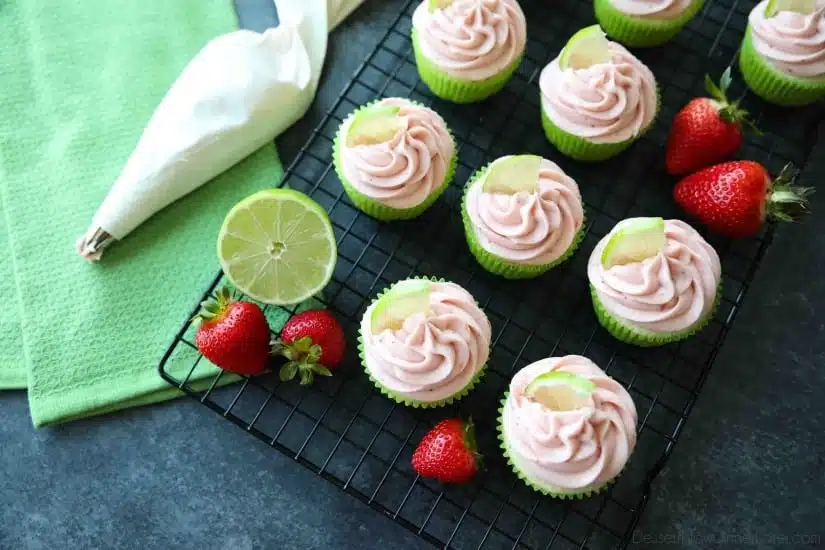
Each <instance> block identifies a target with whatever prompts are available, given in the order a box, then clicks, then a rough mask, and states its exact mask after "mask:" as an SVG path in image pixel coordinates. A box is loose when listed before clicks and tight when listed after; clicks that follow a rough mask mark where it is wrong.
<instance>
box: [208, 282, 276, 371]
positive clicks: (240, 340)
mask: <svg viewBox="0 0 825 550" xmlns="http://www.w3.org/2000/svg"><path fill="white" fill-rule="evenodd" d="M201 307H202V308H203V309H201V311H200V312H199V313H198V314H197V315H196V316H195V318H194V319H193V322H195V323H199V326H198V331H197V334H196V335H195V343H196V344H197V346H198V351H200V352H201V354H202V355H203V356H204V357H206V358H207V359H209V360H210V361H211V362H212V363H214V364H215V365H217V366H218V367H220V368H222V369H223V370H225V371H229V372H234V373H237V374H247V375H253V374H259V373H261V372H262V371H263V370H264V369H265V368H266V365H267V362H268V361H269V337H270V333H269V324H268V323H267V322H266V316H264V312H263V311H261V308H259V307H258V306H257V305H255V304H253V303H250V302H242V301H235V300H233V299H232V294H231V292H230V291H229V289H228V288H226V287H224V288H222V289H220V290H219V291H218V292H217V294H216V299H214V300H213V299H209V300H205V301H204V302H202V303H201Z"/></svg>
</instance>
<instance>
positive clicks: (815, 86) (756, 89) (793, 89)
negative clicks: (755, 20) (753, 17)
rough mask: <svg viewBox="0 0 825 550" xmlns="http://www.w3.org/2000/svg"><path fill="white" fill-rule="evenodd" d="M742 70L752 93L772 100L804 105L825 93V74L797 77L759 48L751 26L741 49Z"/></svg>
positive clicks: (788, 104) (766, 99)
mask: <svg viewBox="0 0 825 550" xmlns="http://www.w3.org/2000/svg"><path fill="white" fill-rule="evenodd" d="M739 70H740V71H741V72H742V78H743V79H744V80H745V83H746V84H747V85H748V87H749V88H750V89H751V90H752V91H753V93H755V94H756V95H758V96H759V97H761V98H762V99H764V100H765V101H767V102H769V103H774V104H776V105H782V106H801V105H807V104H809V103H813V102H815V101H817V100H819V99H822V98H824V97H825V76H821V77H818V78H798V77H793V76H788V75H786V74H785V73H783V72H781V71H780V70H779V69H776V68H774V67H773V66H772V65H771V64H770V62H768V61H766V60H765V59H764V58H763V57H762V56H761V55H759V53H758V52H757V51H756V48H755V47H754V45H753V36H752V35H751V30H750V27H748V30H747V31H746V32H745V39H744V41H743V42H742V51H741V52H740V53H739Z"/></svg>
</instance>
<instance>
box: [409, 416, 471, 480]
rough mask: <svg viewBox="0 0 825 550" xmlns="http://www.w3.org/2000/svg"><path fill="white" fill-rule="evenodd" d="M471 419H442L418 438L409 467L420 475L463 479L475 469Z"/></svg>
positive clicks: (468, 477)
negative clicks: (465, 420)
mask: <svg viewBox="0 0 825 550" xmlns="http://www.w3.org/2000/svg"><path fill="white" fill-rule="evenodd" d="M480 460H481V456H480V455H479V454H478V451H477V450H476V437H475V427H474V426H473V421H472V420H468V421H467V422H466V423H465V422H464V421H462V420H461V419H459V418H450V419H448V420H442V421H441V422H439V423H438V424H436V426H435V427H434V428H433V429H432V430H430V431H429V432H427V434H426V435H425V436H424V437H423V438H422V439H421V442H420V443H419V444H418V447H416V449H415V452H414V453H413V455H412V467H413V469H414V470H415V471H416V472H418V475H420V476H421V477H432V478H435V479H437V480H439V481H441V482H444V483H465V482H467V481H470V479H471V478H472V477H473V476H474V475H475V474H476V472H477V471H478V463H479V461H480Z"/></svg>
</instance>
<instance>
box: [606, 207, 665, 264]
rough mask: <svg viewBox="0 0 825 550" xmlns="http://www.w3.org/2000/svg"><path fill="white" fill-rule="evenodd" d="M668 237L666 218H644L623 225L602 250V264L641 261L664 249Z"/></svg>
mask: <svg viewBox="0 0 825 550" xmlns="http://www.w3.org/2000/svg"><path fill="white" fill-rule="evenodd" d="M666 242H667V237H666V235H665V220H663V219H662V218H642V219H639V220H635V221H633V222H631V223H627V224H624V225H622V226H621V227H620V228H619V229H618V230H617V231H615V232H614V233H613V234H612V235H611V236H610V238H609V239H608V241H607V243H606V244H605V247H604V249H603V250H602V257H601V261H602V266H604V268H605V269H610V268H611V267H613V266H615V265H623V264H626V263H632V262H641V261H643V260H646V259H647V258H652V257H653V256H656V255H657V254H658V253H659V252H661V251H662V250H664V248H665V244H666Z"/></svg>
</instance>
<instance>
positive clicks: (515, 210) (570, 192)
mask: <svg viewBox="0 0 825 550" xmlns="http://www.w3.org/2000/svg"><path fill="white" fill-rule="evenodd" d="M506 158H508V157H502V158H501V159H498V160H496V161H495V162H500V161H501V160H503V159H506ZM487 174H489V169H488V171H487ZM484 179H485V178H484V177H480V178H478V179H477V180H476V181H475V182H473V184H472V186H471V187H470V189H469V190H468V191H467V197H466V203H465V204H466V208H467V214H468V216H469V217H470V221H471V223H472V226H473V230H474V232H475V235H476V238H477V239H478V241H479V243H480V244H481V246H482V247H483V248H484V249H485V250H487V251H488V252H491V253H492V254H495V255H496V256H498V257H500V258H504V259H505V260H508V261H511V262H514V263H522V264H528V265H542V264H548V263H551V262H553V261H555V260H557V259H558V258H559V257H561V256H562V255H563V254H564V253H565V252H566V251H567V249H568V248H570V245H571V244H572V243H573V239H574V238H575V237H576V233H578V232H579V230H580V229H581V227H582V223H583V222H584V210H583V209H582V200H581V194H580V193H579V187H578V185H576V182H575V181H574V180H573V178H571V177H570V176H568V175H567V174H565V173H564V172H563V171H562V169H561V168H559V166H558V165H557V164H556V163H554V162H552V161H549V160H547V159H542V163H541V170H540V171H539V179H538V184H537V188H536V191H535V192H533V193H529V192H527V191H519V192H518V193H515V194H504V193H488V192H485V191H483V190H482V186H483V185H484Z"/></svg>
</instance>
